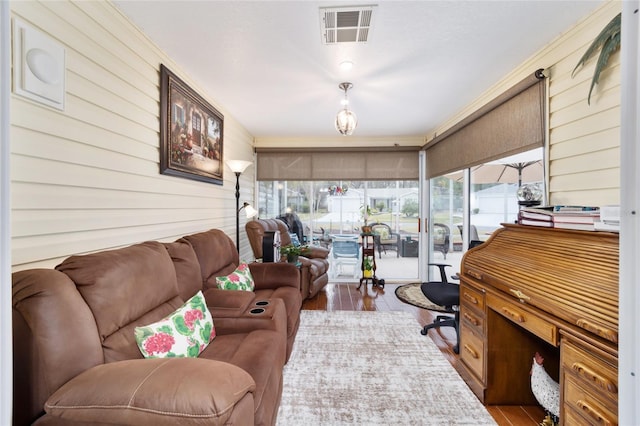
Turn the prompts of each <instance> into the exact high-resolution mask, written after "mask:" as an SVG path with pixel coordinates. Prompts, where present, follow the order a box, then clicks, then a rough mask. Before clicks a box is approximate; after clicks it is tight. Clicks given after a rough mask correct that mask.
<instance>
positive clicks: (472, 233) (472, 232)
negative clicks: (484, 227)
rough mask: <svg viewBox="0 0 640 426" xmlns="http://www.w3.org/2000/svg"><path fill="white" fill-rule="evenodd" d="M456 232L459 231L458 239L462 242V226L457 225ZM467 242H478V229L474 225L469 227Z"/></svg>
mask: <svg viewBox="0 0 640 426" xmlns="http://www.w3.org/2000/svg"><path fill="white" fill-rule="evenodd" d="M458 231H460V238H462V239H463V240H464V235H463V230H462V225H458ZM469 241H480V237H478V228H476V226H475V225H469Z"/></svg>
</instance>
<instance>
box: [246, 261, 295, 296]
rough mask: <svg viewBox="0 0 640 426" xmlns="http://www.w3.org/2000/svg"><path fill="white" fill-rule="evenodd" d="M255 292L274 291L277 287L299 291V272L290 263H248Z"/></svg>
mask: <svg viewBox="0 0 640 426" xmlns="http://www.w3.org/2000/svg"><path fill="white" fill-rule="evenodd" d="M249 270H250V271H251V275H252V276H253V280H254V282H255V284H256V289H257V290H264V289H268V288H269V289H275V288H278V287H285V286H289V287H295V288H297V289H300V271H299V270H298V268H297V267H296V265H293V264H291V263H286V262H274V263H260V262H253V263H249Z"/></svg>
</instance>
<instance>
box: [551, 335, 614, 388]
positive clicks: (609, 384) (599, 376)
mask: <svg viewBox="0 0 640 426" xmlns="http://www.w3.org/2000/svg"><path fill="white" fill-rule="evenodd" d="M560 352H561V353H560V362H561V363H562V369H563V371H564V372H565V374H567V375H569V376H572V377H573V378H574V380H575V381H576V382H577V383H579V384H580V385H581V386H583V387H584V388H585V389H588V390H591V391H592V392H593V393H595V394H597V395H602V396H604V397H605V398H609V399H611V400H612V401H617V400H618V369H617V368H616V367H615V366H613V365H611V364H609V363H608V362H606V361H604V360H603V359H601V358H599V357H597V356H596V355H594V354H593V353H589V352H587V350H585V349H583V348H582V347H580V346H578V345H575V344H573V343H572V342H571V341H569V340H567V339H562V347H561V351H560Z"/></svg>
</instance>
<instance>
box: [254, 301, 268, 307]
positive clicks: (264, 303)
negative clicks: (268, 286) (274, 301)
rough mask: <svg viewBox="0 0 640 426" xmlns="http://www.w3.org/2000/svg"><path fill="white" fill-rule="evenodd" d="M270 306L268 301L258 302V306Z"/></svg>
mask: <svg viewBox="0 0 640 426" xmlns="http://www.w3.org/2000/svg"><path fill="white" fill-rule="evenodd" d="M268 304H269V301H268V300H261V301H259V302H256V305H258V306H267V305H268Z"/></svg>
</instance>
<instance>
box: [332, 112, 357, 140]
mask: <svg viewBox="0 0 640 426" xmlns="http://www.w3.org/2000/svg"><path fill="white" fill-rule="evenodd" d="M357 126H358V117H356V115H355V114H354V113H353V112H351V111H349V110H348V109H346V108H345V109H341V110H340V111H339V112H338V115H337V116H336V130H337V131H338V132H340V134H341V135H343V136H349V135H351V134H352V133H353V131H354V130H355V128H356V127H357Z"/></svg>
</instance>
